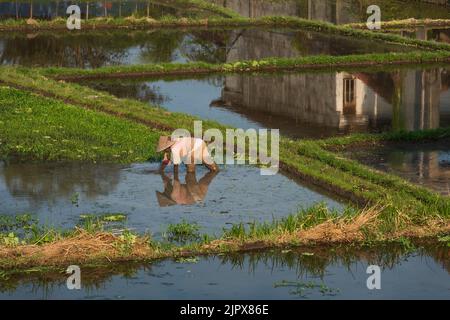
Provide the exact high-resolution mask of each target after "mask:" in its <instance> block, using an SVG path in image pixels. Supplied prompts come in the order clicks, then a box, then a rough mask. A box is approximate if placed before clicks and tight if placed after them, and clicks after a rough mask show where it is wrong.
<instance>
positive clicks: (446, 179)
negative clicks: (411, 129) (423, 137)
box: [346, 139, 450, 196]
mask: <svg viewBox="0 0 450 320" xmlns="http://www.w3.org/2000/svg"><path fill="white" fill-rule="evenodd" d="M346 155H347V156H349V157H351V158H353V159H357V160H358V161H361V162H362V163H365V164H367V165H370V166H373V167H375V168H376V169H379V170H383V171H386V172H389V173H393V174H396V175H399V176H401V177H403V178H405V179H407V180H409V181H411V182H414V183H417V184H420V185H423V186H425V187H428V188H431V189H434V190H436V191H438V192H439V193H441V194H443V195H446V196H449V195H450V141H449V140H448V139H446V140H443V141H440V142H426V143H415V144H410V143H400V144H399V143H387V144H386V145H381V146H376V147H367V148H357V150H355V149H353V150H352V151H348V152H346Z"/></svg>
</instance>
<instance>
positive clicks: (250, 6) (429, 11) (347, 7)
mask: <svg viewBox="0 0 450 320" xmlns="http://www.w3.org/2000/svg"><path fill="white" fill-rule="evenodd" d="M214 2H215V3H216V4H218V5H222V6H225V7H227V8H230V9H232V10H234V11H236V12H238V13H239V14H241V15H243V16H244V17H251V18H257V17H262V16H274V15H277V16H295V17H301V18H304V19H310V20H320V21H327V22H331V23H335V24H346V23H355V22H366V21H367V18H368V16H369V15H368V14H367V13H366V10H367V7H368V6H369V5H372V4H375V3H373V2H370V1H355V0H313V1H311V0H285V1H272V0H248V1H241V0H214ZM439 4H445V0H430V1H422V2H420V1H401V0H378V1H376V5H378V6H379V7H380V9H381V18H382V20H383V21H389V20H400V19H408V18H416V19H424V18H430V19H447V18H448V17H449V16H450V6H445V5H439Z"/></svg>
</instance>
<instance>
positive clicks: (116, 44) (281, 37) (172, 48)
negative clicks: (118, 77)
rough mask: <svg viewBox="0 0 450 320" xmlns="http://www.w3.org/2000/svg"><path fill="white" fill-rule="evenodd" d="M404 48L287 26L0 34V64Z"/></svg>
mask: <svg viewBox="0 0 450 320" xmlns="http://www.w3.org/2000/svg"><path fill="white" fill-rule="evenodd" d="M405 50H406V48H405V47H402V46H399V45H393V44H386V43H384V42H381V41H373V40H371V41H368V40H365V39H353V38H350V37H343V36H336V35H328V34H324V33H317V32H311V31H302V30H291V29H274V30H271V29H255V28H251V29H220V30H219V29H189V31H186V30H182V29H172V30H168V29H157V30H134V31H130V30H108V31H106V30H102V31H83V30H81V31H73V32H63V33H61V32H57V33H55V32H45V31H44V32H32V33H23V32H8V33H0V64H4V65H23V66H42V67H44V66H59V67H79V68H98V67H102V66H109V65H133V64H145V63H160V62H178V63H185V62H194V61H203V62H210V63H224V62H234V61H237V60H249V59H263V58H267V57H285V58H292V57H300V56H308V55H319V54H326V55H347V54H362V53H372V52H374V53H375V52H376V53H383V52H398V51H405Z"/></svg>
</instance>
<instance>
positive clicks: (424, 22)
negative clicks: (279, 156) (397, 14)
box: [345, 18, 450, 31]
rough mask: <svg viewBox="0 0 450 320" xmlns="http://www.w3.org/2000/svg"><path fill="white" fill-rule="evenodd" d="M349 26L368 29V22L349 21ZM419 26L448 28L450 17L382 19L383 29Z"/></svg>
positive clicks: (347, 25)
mask: <svg viewBox="0 0 450 320" xmlns="http://www.w3.org/2000/svg"><path fill="white" fill-rule="evenodd" d="M345 26H346V27H349V28H355V29H367V24H366V23H349V24H346V25H345ZM417 27H426V28H448V27H450V19H414V18H411V19H403V20H393V21H382V22H381V30H380V31H383V30H390V29H411V28H417Z"/></svg>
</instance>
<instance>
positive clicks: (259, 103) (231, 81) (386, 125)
mask: <svg viewBox="0 0 450 320" xmlns="http://www.w3.org/2000/svg"><path fill="white" fill-rule="evenodd" d="M83 84H85V85H88V86H91V87H93V88H95V89H99V90H104V91H108V92H110V93H112V94H113V95H116V96H118V97H126V98H133V99H138V100H141V101H145V102H149V103H150V104H157V105H161V106H163V107H165V108H167V109H168V110H170V111H177V112H184V113H189V114H192V115H196V116H199V117H201V118H204V119H212V120H217V121H219V122H221V123H224V124H227V125H230V126H233V127H237V128H243V129H248V128H275V129H280V132H281V134H284V135H287V136H291V137H296V138H323V137H329V136H336V135H343V134H348V133H352V132H386V131H391V130H406V131H413V130H423V129H434V128H439V127H446V126H449V125H450V89H449V88H450V69H448V68H446V67H442V68H433V69H425V70H424V69H401V70H393V71H392V70H391V71H380V72H367V71H360V72H358V71H351V72H329V73H326V72H323V73H322V72H321V73H308V72H305V73H281V74H266V75H264V74H255V75H237V74H235V75H227V76H211V77H206V78H205V77H203V78H198V79H195V78H194V79H192V78H189V79H167V80H164V79H162V80H152V79H120V80H95V81H86V82H83Z"/></svg>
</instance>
